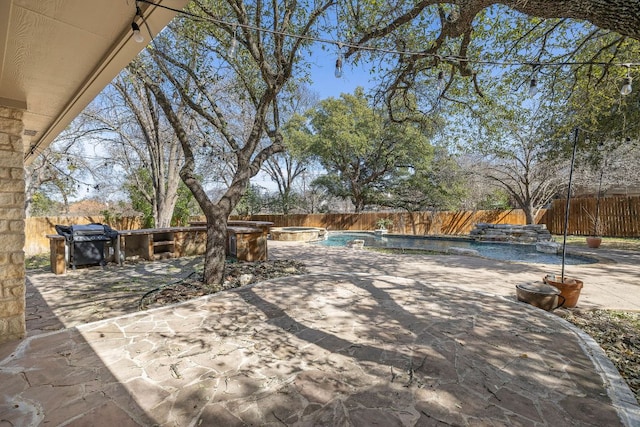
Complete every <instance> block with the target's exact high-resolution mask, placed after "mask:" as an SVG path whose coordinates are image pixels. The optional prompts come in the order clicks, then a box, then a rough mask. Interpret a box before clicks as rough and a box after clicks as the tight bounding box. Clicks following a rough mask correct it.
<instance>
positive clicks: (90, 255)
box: [55, 224, 118, 269]
mask: <svg viewBox="0 0 640 427" xmlns="http://www.w3.org/2000/svg"><path fill="white" fill-rule="evenodd" d="M55 228H56V231H57V232H58V234H60V235H61V236H64V237H65V242H66V247H65V260H66V262H67V264H68V265H70V266H71V267H72V268H74V269H75V268H76V266H79V265H102V266H104V265H105V264H106V257H105V249H109V248H113V247H115V245H116V244H117V239H118V231H117V230H114V229H112V228H111V227H109V226H108V225H105V224H87V225H56V226H55Z"/></svg>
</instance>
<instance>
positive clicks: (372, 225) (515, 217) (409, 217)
mask: <svg viewBox="0 0 640 427" xmlns="http://www.w3.org/2000/svg"><path fill="white" fill-rule="evenodd" d="M232 219H247V217H232ZM250 219H251V220H253V221H270V222H273V223H274V226H275V227H322V228H326V229H328V230H375V229H376V228H378V227H377V226H376V222H377V221H378V220H380V219H389V220H391V221H392V222H393V225H392V226H390V227H387V228H389V229H390V231H392V232H393V233H401V234H416V235H426V234H468V233H469V232H470V231H471V229H472V228H473V225H474V224H475V223H477V222H488V223H493V224H525V223H526V218H525V215H524V213H523V212H522V211H521V210H519V209H514V210H505V211H493V210H492V211H459V212H388V213H380V212H365V213H348V214H345V213H342V214H340V213H336V214H331V213H330V214H293V215H252V216H251V217H250Z"/></svg>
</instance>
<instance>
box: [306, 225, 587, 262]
mask: <svg viewBox="0 0 640 427" xmlns="http://www.w3.org/2000/svg"><path fill="white" fill-rule="evenodd" d="M355 239H360V240H364V246H365V247H374V248H394V249H424V250H432V251H438V252H447V251H448V250H449V249H450V248H463V249H473V250H476V251H478V253H479V254H480V256H483V257H487V258H492V259H498V260H502V261H519V262H527V263H538V264H561V263H562V256H560V255H553V254H546V253H542V252H538V251H536V245H533V244H517V243H497V242H491V243H487V242H476V241H473V240H470V239H468V238H466V237H447V238H441V237H429V236H411V235H398V234H391V235H384V236H376V235H374V234H373V233H368V232H346V231H332V232H330V233H329V235H328V237H327V239H326V240H321V241H318V242H316V244H319V245H325V246H346V244H347V242H349V241H351V240H355ZM596 262H597V260H596V259H594V258H589V257H582V256H576V255H567V256H566V258H565V264H567V265H579V264H593V263H596Z"/></svg>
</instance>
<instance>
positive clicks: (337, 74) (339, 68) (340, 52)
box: [333, 44, 344, 79]
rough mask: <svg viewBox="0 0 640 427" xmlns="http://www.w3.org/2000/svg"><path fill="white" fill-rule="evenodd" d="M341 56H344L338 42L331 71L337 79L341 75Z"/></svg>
mask: <svg viewBox="0 0 640 427" xmlns="http://www.w3.org/2000/svg"><path fill="white" fill-rule="evenodd" d="M343 58H344V55H343V54H342V44H338V58H337V59H336V69H335V71H334V73H333V74H334V75H335V76H336V78H338V79H339V78H340V77H342V61H343Z"/></svg>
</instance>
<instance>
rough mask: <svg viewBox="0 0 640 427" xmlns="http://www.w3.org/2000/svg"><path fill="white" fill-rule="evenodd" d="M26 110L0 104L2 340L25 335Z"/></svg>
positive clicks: (0, 292) (0, 319)
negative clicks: (23, 141) (23, 133)
mask: <svg viewBox="0 0 640 427" xmlns="http://www.w3.org/2000/svg"><path fill="white" fill-rule="evenodd" d="M22 131H23V124H22V111H19V110H14V109H10V108H5V107H0V239H2V244H0V343H2V342H6V341H11V340H16V339H21V338H24V336H25V334H26V327H25V267H24V250H23V249H24V242H25V230H24V216H25V212H24V202H25V194H24V191H25V190H24V185H25V183H24V151H23V146H22Z"/></svg>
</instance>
